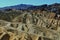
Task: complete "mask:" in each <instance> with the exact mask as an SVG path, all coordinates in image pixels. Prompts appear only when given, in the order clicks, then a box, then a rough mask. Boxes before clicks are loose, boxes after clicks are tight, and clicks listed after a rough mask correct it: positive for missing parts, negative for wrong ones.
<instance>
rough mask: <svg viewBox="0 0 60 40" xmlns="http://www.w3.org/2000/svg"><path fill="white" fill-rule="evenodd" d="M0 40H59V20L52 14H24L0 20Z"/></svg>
mask: <svg viewBox="0 0 60 40" xmlns="http://www.w3.org/2000/svg"><path fill="white" fill-rule="evenodd" d="M0 40H60V20H59V19H55V13H52V12H50V13H49V14H48V13H47V12H45V11H43V12H37V13H35V12H32V13H31V12H24V13H23V14H20V15H19V16H17V17H15V18H14V19H12V20H11V21H10V22H9V21H5V20H0Z"/></svg>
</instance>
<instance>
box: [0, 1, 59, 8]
mask: <svg viewBox="0 0 60 40" xmlns="http://www.w3.org/2000/svg"><path fill="white" fill-rule="evenodd" d="M53 3H60V0H0V7H5V6H11V5H17V4H30V5H42V4H53Z"/></svg>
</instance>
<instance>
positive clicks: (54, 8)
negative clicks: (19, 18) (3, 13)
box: [0, 3, 60, 13]
mask: <svg viewBox="0 0 60 40" xmlns="http://www.w3.org/2000/svg"><path fill="white" fill-rule="evenodd" d="M6 9H16V10H37V9H40V10H47V11H53V12H55V13H58V11H59V10H60V3H54V4H51V5H47V4H44V5H38V6H34V5H26V4H19V5H14V6H8V7H3V8H0V10H6Z"/></svg>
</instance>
